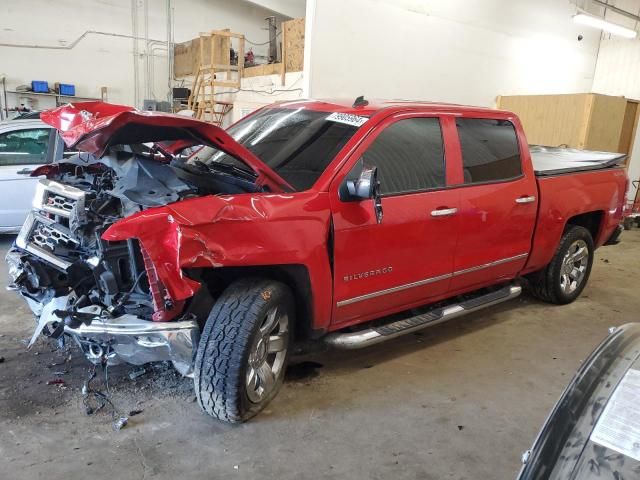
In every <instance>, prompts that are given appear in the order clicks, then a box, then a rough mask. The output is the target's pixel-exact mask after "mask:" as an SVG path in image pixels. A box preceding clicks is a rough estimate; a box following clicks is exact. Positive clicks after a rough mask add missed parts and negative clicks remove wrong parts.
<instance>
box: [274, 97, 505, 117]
mask: <svg viewBox="0 0 640 480" xmlns="http://www.w3.org/2000/svg"><path fill="white" fill-rule="evenodd" d="M367 101H368V102H369V103H368V104H367V105H362V106H355V107H354V99H345V98H340V99H334V98H332V99H308V100H294V101H289V102H287V101H285V102H279V103H275V104H273V105H272V106H273V107H284V108H309V109H311V110H318V111H326V112H340V113H347V114H352V115H361V116H370V115H373V114H374V113H376V112H378V111H380V110H405V109H408V108H420V109H421V110H423V111H430V112H438V113H443V112H451V113H470V112H491V113H502V114H509V113H510V112H507V111H504V110H496V109H493V108H486V107H472V106H468V105H457V104H454V103H440V102H427V101H420V100H383V99H367Z"/></svg>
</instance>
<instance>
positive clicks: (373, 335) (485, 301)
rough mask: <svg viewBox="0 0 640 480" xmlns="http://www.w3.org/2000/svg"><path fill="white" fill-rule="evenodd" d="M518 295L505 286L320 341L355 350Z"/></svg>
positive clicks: (515, 288)
mask: <svg viewBox="0 0 640 480" xmlns="http://www.w3.org/2000/svg"><path fill="white" fill-rule="evenodd" d="M520 293H522V287H521V286H520V285H509V286H507V287H504V288H501V289H500V290H496V291H494V292H491V293H487V294H485V295H481V296H478V297H475V298H471V299H469V300H465V301H464V302H461V303H458V304H453V305H449V306H446V307H442V308H435V309H433V310H431V311H429V312H427V313H423V314H420V315H416V316H415V317H410V318H405V319H402V320H397V321H395V322H391V323H388V324H386V325H382V326H377V327H372V328H368V329H366V330H360V331H358V332H346V333H341V332H334V333H330V334H329V335H327V336H326V337H325V338H324V341H325V343H327V344H328V345H330V346H332V347H334V348H339V349H342V350H354V349H357V348H364V347H368V346H369V345H375V344H376V343H381V342H384V341H386V340H391V339H392V338H396V337H399V336H400V335H405V334H407V333H411V332H415V331H417V330H420V329H422V328H426V327H431V326H433V325H437V324H439V323H442V322H446V321H447V320H451V319H452V318H456V317H461V316H462V315H466V314H467V313H471V312H475V311H476V310H480V309H483V308H486V307H490V306H492V305H496V304H498V303H502V302H506V301H507V300H511V299H513V298H516V297H517V296H519V295H520Z"/></svg>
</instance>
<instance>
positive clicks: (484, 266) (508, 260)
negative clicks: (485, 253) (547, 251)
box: [453, 253, 529, 277]
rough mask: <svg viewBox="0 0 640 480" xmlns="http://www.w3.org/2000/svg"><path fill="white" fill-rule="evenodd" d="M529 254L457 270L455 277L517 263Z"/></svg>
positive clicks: (454, 273)
mask: <svg viewBox="0 0 640 480" xmlns="http://www.w3.org/2000/svg"><path fill="white" fill-rule="evenodd" d="M528 255H529V254H528V253H521V254H520V255H515V256H513V257H508V258H502V259H500V260H496V261H494V262H489V263H485V264H483V265H477V266H475V267H471V268H465V269H464V270H457V271H455V272H453V276H454V277H457V276H459V275H464V274H465V273H471V272H477V271H478V270H482V269H484V268H489V267H495V266H496V265H502V264H503V263H509V262H515V261H516V260H520V259H521V258H524V257H526V256H528Z"/></svg>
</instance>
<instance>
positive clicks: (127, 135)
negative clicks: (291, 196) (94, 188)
mask: <svg viewBox="0 0 640 480" xmlns="http://www.w3.org/2000/svg"><path fill="white" fill-rule="evenodd" d="M40 118H41V119H42V121H43V122H45V123H47V124H49V125H51V126H53V127H54V128H56V129H57V130H58V131H59V132H60V135H61V136H62V139H63V140H64V142H65V143H66V144H67V145H68V146H69V147H74V148H76V149H78V150H80V151H83V152H88V153H91V154H93V155H96V156H98V157H101V156H102V155H104V153H105V152H106V151H107V150H108V148H109V147H110V146H112V145H130V144H140V143H150V142H154V143H155V142H166V141H174V142H179V143H180V146H181V148H186V147H188V146H192V145H210V146H213V147H215V148H217V149H219V150H222V151H223V152H225V153H227V154H229V155H231V156H233V157H235V158H237V159H238V160H241V161H242V162H244V163H245V164H246V165H247V166H249V167H250V168H251V169H252V170H253V171H254V172H255V173H256V174H257V175H258V179H257V180H256V184H257V185H267V186H269V188H270V189H271V190H272V191H274V192H283V191H287V190H289V191H291V190H293V188H292V187H291V186H290V185H289V184H288V183H287V182H286V181H285V180H284V179H282V177H280V175H278V174H277V173H276V172H274V171H273V170H272V169H271V168H269V167H268V166H267V165H266V164H265V163H264V162H262V161H261V160H260V159H259V158H258V157H256V156H255V155H254V154H253V153H251V152H250V151H249V150H247V149H246V148H245V147H244V146H242V145H241V144H239V143H238V142H236V141H235V140H234V139H233V138H232V137H231V136H230V135H229V134H228V133H227V132H225V131H224V130H223V129H222V128H220V127H216V126H215V125H211V124H209V123H205V122H202V121H200V120H195V119H193V118H188V117H182V116H179V115H171V114H167V113H160V112H145V111H139V110H136V109H134V108H132V107H128V106H125V105H115V104H110V103H105V102H81V103H74V104H67V105H63V106H61V107H58V108H55V109H53V110H48V111H45V112H42V113H41V114H40Z"/></svg>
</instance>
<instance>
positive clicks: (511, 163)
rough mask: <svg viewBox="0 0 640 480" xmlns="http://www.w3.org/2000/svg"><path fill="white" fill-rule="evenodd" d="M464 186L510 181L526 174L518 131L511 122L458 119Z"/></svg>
mask: <svg viewBox="0 0 640 480" xmlns="http://www.w3.org/2000/svg"><path fill="white" fill-rule="evenodd" d="M456 125H457V127H458V135H459V137H460V146H461V148H462V165H463V169H464V183H465V184H470V183H481V182H493V181H500V180H509V179H512V178H516V177H519V176H520V175H521V174H522V164H521V162H520V149H519V147H518V138H517V136H516V129H515V128H514V126H513V124H512V123H511V122H509V121H508V120H492V119H484V118H458V119H456Z"/></svg>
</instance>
